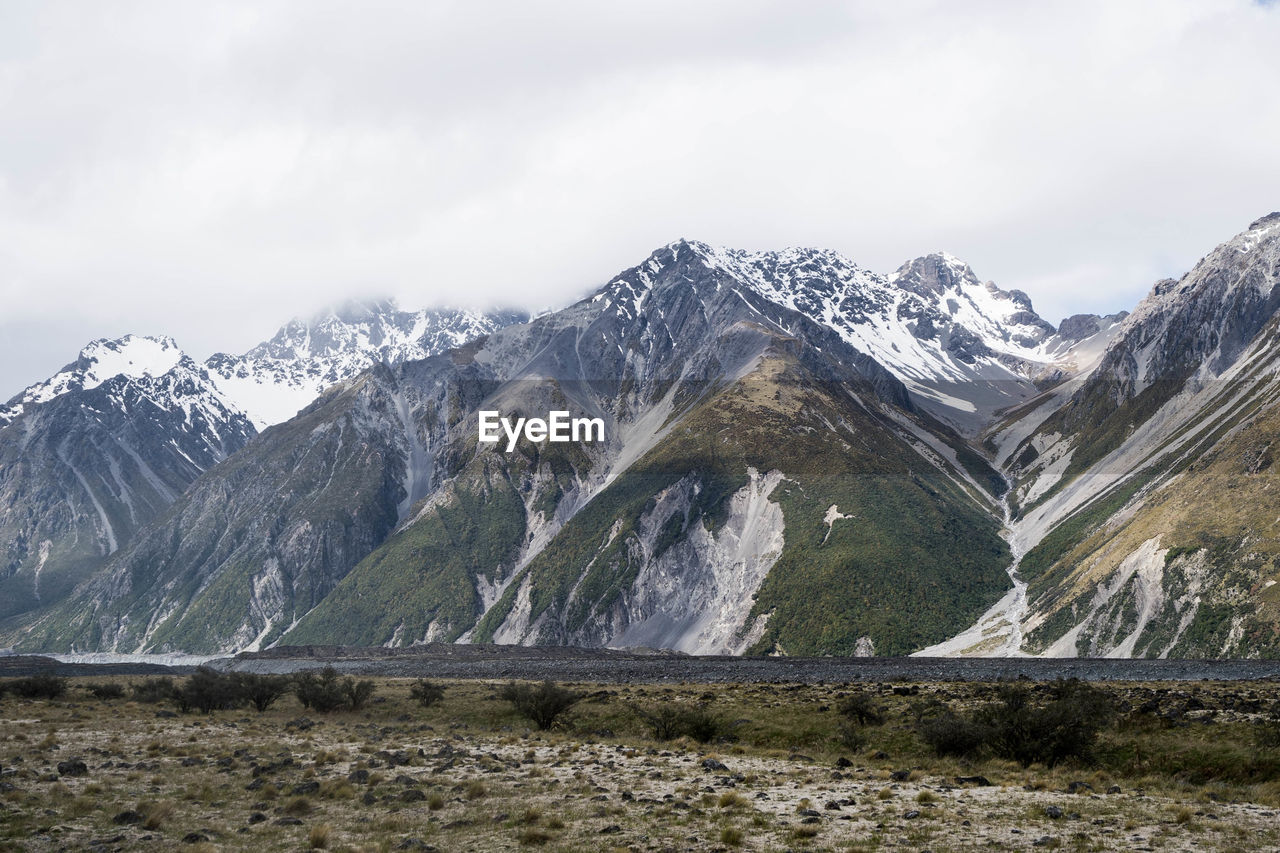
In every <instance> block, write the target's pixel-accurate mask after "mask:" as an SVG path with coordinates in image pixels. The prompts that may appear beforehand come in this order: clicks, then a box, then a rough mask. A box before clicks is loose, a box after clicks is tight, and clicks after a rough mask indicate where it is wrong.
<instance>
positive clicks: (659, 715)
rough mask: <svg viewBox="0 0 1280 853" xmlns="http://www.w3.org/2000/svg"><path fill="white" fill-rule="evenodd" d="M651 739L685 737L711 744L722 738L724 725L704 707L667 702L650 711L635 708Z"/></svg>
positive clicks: (724, 729) (649, 709)
mask: <svg viewBox="0 0 1280 853" xmlns="http://www.w3.org/2000/svg"><path fill="white" fill-rule="evenodd" d="M636 713H637V714H638V715H639V716H640V719H641V721H643V722H644V724H645V725H646V726H647V727H648V728H649V731H650V732H651V733H652V734H653V739H654V740H674V739H675V738H678V737H688V738H692V739H693V740H696V741H698V742H699V743H710V742H711V741H713V740H715V739H717V738H719V737H722V736H724V733H725V731H726V728H727V727H726V726H725V724H724V721H723V720H722V719H720V717H718V716H716V715H715V714H713V713H712V712H711V711H710V710H709V709H707V708H705V707H703V706H690V705H678V704H675V703H670V702H669V703H666V704H662V705H656V706H654V707H652V708H648V709H644V708H638V709H636Z"/></svg>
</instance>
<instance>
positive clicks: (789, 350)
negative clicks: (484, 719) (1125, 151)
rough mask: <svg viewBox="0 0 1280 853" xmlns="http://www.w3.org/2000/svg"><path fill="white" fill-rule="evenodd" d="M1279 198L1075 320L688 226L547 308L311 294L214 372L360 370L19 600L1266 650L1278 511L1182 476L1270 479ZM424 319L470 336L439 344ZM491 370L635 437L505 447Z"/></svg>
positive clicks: (1050, 647) (961, 269) (388, 631)
mask: <svg viewBox="0 0 1280 853" xmlns="http://www.w3.org/2000/svg"><path fill="white" fill-rule="evenodd" d="M1278 234H1280V216H1275V215H1273V216H1272V217H1266V218H1264V219H1263V220H1259V221H1258V222H1255V223H1254V224H1253V225H1252V226H1251V227H1250V228H1249V229H1248V230H1246V231H1245V232H1243V233H1242V234H1241V235H1239V236H1238V237H1236V238H1234V239H1233V240H1231V241H1229V242H1228V243H1226V244H1223V246H1221V247H1219V248H1218V249H1216V250H1214V252H1212V253H1210V254H1209V255H1208V256H1206V258H1205V259H1204V260H1202V261H1201V262H1200V263H1199V264H1198V265H1197V266H1196V268H1195V269H1193V270H1192V271H1191V272H1190V273H1188V274H1187V275H1186V276H1184V277H1183V278H1182V279H1181V280H1179V281H1177V282H1161V283H1159V284H1157V285H1156V287H1155V288H1154V289H1153V291H1152V293H1151V295H1150V296H1148V298H1147V299H1146V300H1144V301H1143V303H1141V304H1140V305H1139V306H1138V307H1137V308H1136V309H1135V311H1134V313H1133V314H1132V315H1128V316H1126V315H1123V314H1120V315H1111V316H1107V317H1100V316H1096V315H1077V316H1075V317H1071V318H1067V319H1066V320H1064V321H1063V322H1062V323H1061V324H1060V325H1059V326H1058V327H1057V328H1056V329H1055V328H1054V327H1053V326H1052V325H1051V324H1049V323H1047V322H1045V321H1044V320H1043V319H1042V318H1040V317H1039V316H1038V315H1037V314H1036V313H1035V312H1034V309H1033V307H1032V306H1031V303H1030V300H1029V299H1028V298H1027V297H1026V296H1025V294H1022V293H1020V292H1019V291H1016V290H1012V291H1005V290H1002V289H1000V288H998V287H996V286H995V285H994V284H992V283H990V282H986V283H983V282H982V281H981V280H980V279H979V278H978V277H977V276H976V274H974V273H973V271H972V270H971V269H969V268H968V267H967V266H966V265H965V264H963V263H962V262H960V261H959V260H958V259H956V258H954V257H952V256H949V255H946V254H945V253H938V254H934V255H928V256H924V257H922V258H918V259H916V260H914V261H911V262H908V263H907V264H904V265H903V266H902V267H901V268H899V269H898V270H897V271H896V272H895V273H894V274H892V275H890V276H881V275H877V274H875V273H871V272H869V271H866V270H864V269H862V268H860V267H858V266H857V265H856V264H854V263H852V262H851V261H849V260H847V259H845V258H843V257H841V256H840V255H838V254H837V253H834V252H827V251H823V250H814V249H788V250H784V251H781V252H744V251H739V250H729V249H721V248H716V247H711V246H708V245H706V244H703V243H697V242H693V241H687V240H680V241H676V242H674V243H671V244H668V245H667V246H664V247H661V248H659V249H658V250H656V251H655V252H654V253H653V254H652V255H651V256H650V257H649V258H648V259H646V260H645V261H644V262H643V263H641V264H639V265H638V266H636V267H634V268H631V269H629V270H626V271H624V272H623V273H621V274H619V275H618V276H616V277H614V278H613V279H611V280H610V281H609V282H608V283H606V284H605V285H604V286H602V287H601V288H600V289H599V290H598V291H597V292H596V293H594V294H593V295H591V296H589V297H588V298H586V299H584V300H582V301H580V302H578V303H575V304H573V305H571V306H568V307H566V308H565V309H563V310H561V311H557V312H551V313H549V314H545V315H541V316H539V317H537V318H535V319H532V320H529V319H528V318H526V317H522V316H515V315H511V314H505V315H489V316H487V317H481V316H463V315H455V316H453V317H451V318H448V319H445V320H440V324H439V325H434V326H433V325H432V323H433V322H435V321H434V320H430V319H427V318H424V317H423V316H422V315H414V314H412V313H410V312H399V311H398V309H395V308H394V306H378V305H375V306H367V305H366V306H351V307H349V308H347V309H344V310H342V311H337V312H333V313H332V314H331V315H330V316H329V317H328V318H321V319H319V320H317V321H316V322H313V323H311V324H291V325H290V326H287V327H285V328H284V329H282V330H281V332H280V333H279V334H278V335H277V336H276V338H274V339H273V340H272V341H268V342H265V343H264V344H263V345H261V346H260V347H257V348H255V349H254V350H251V351H250V352H249V353H246V354H245V355H244V356H242V357H237V358H231V357H225V356H215V357H214V359H211V360H210V362H209V364H208V366H204V367H201V366H198V365H197V366H195V367H196V368H198V369H202V370H203V371H204V375H203V378H201V379H200V381H201V382H204V383H206V385H207V387H209V388H211V389H212V390H211V391H210V393H211V394H212V395H214V396H216V397H217V398H218V399H224V400H225V399H236V398H237V393H238V394H239V399H240V400H242V401H246V400H247V401H253V400H254V399H257V400H258V401H259V402H260V401H261V397H260V392H261V389H262V388H263V387H267V386H269V385H275V386H278V387H282V388H286V389H287V390H288V393H289V394H293V395H295V396H294V397H291V398H287V399H289V400H297V401H305V398H306V397H307V395H309V394H312V393H313V392H312V390H311V389H318V388H319V387H320V386H322V385H329V386H330V387H329V390H327V391H325V392H323V393H322V394H320V396H319V397H318V398H317V399H316V400H315V402H314V403H311V404H310V405H307V406H306V407H305V408H303V409H302V410H301V411H300V412H299V414H298V415H297V416H296V417H293V418H288V419H286V420H284V421H283V422H281V423H280V424H279V425H277V426H274V427H271V428H270V429H267V430H266V431H265V432H263V433H262V434H261V435H258V436H257V437H256V438H251V439H247V440H245V441H243V442H242V445H243V447H242V449H239V450H238V451H236V452H234V453H231V454H230V455H229V456H228V458H226V459H225V460H222V461H219V462H217V464H213V465H212V467H210V468H208V470H207V471H202V472H197V473H196V475H195V477H194V478H193V479H192V480H191V481H190V482H189V484H188V485H186V486H185V487H184V488H183V489H181V490H179V491H180V494H175V495H174V497H173V498H172V499H171V500H170V501H169V503H167V504H165V505H164V506H163V507H162V510H163V511H162V512H158V513H156V512H152V513H151V514H150V516H149V518H150V520H149V521H147V522H145V523H143V524H141V525H139V527H138V528H136V529H137V531H138V532H137V533H136V534H135V535H132V538H129V539H128V540H127V542H123V541H122V542H117V544H116V546H114V547H110V548H104V547H102V546H101V544H99V545H98V546H97V550H98V551H99V552H103V553H99V555H98V556H97V558H96V560H97V562H96V563H94V562H93V561H91V560H89V561H86V562H83V563H82V565H83V566H85V567H90V566H91V569H90V570H87V571H83V572H82V573H81V574H79V575H77V576H76V577H77V580H76V581H75V583H74V584H73V586H74V587H75V589H74V591H73V592H68V597H67V598H65V600H63V601H62V602H61V603H52V604H47V605H46V604H45V603H44V602H43V600H41V601H38V602H37V601H35V600H34V599H31V598H30V596H28V599H29V601H28V603H29V604H31V605H32V609H31V610H30V612H29V613H28V614H27V615H25V616H22V617H21V618H17V617H14V618H10V619H9V620H6V621H5V622H4V623H3V625H0V636H3V637H8V638H9V639H10V641H11V642H14V643H16V644H18V645H21V646H23V647H25V648H32V649H44V648H74V649H80V650H88V649H98V650H103V649H109V650H114V651H120V652H135V651H175V650H182V651H229V650H236V649H242V648H265V647H268V646H270V645H272V644H274V643H280V642H285V643H307V644H314V643H335V642H337V643H347V644H357V645H360V644H363V645H369V644H374V645H383V644H385V645H392V646H399V645H409V644H413V643H422V642H438V641H449V642H491V641H497V642H504V643H520V644H531V643H552V644H572V645H585V646H632V645H650V646H655V647H662V648H671V649H676V650H681V651H686V652H692V653H708V652H710V653H733V654H739V653H744V652H751V653H762V652H768V653H774V654H792V653H797V654H824V653H831V654H867V653H879V654H885V653H890V654H901V653H906V652H910V651H916V650H920V649H922V648H928V649H931V650H935V651H936V652H937V653H946V654H969V655H975V654H976V655H983V654H1052V655H1061V654H1074V653H1083V654H1109V655H1149V656H1163V655H1170V654H1173V655H1190V656H1194V655H1197V654H1233V655H1241V656H1248V655H1250V654H1259V653H1265V652H1266V650H1267V649H1270V648H1272V647H1273V645H1275V626H1276V625H1280V614H1277V613H1276V612H1273V609H1272V605H1271V604H1270V603H1268V602H1270V598H1269V597H1268V596H1270V595H1271V593H1270V592H1269V590H1272V589H1273V587H1274V586H1275V584H1276V580H1277V577H1276V575H1277V571H1276V564H1275V563H1274V562H1273V561H1272V560H1271V558H1270V557H1269V556H1268V555H1269V554H1271V550H1270V547H1271V546H1270V544H1269V543H1270V542H1271V539H1270V538H1269V534H1266V535H1262V537H1261V538H1259V531H1260V529H1261V528H1260V525H1261V520H1260V519H1258V518H1252V517H1249V518H1248V519H1246V518H1245V517H1243V516H1242V515H1241V514H1240V508H1239V504H1238V502H1231V501H1228V502H1225V503H1223V504H1222V506H1221V508H1220V510H1218V511H1215V512H1208V513H1204V512H1202V513H1199V514H1198V515H1197V514H1196V513H1193V512H1192V511H1191V510H1190V509H1188V508H1189V507H1191V506H1193V505H1194V503H1193V502H1192V500H1191V499H1190V497H1189V496H1190V495H1191V494H1192V493H1190V492H1188V491H1187V490H1188V489H1190V488H1191V487H1192V485H1191V484H1193V483H1194V484H1195V487H1196V488H1198V489H1202V490H1203V489H1206V488H1208V487H1209V486H1210V485H1212V486H1220V487H1224V488H1231V489H1242V490H1243V492H1241V493H1242V494H1249V495H1251V496H1253V500H1254V502H1255V503H1259V504H1261V505H1264V506H1265V503H1266V500H1267V491H1268V490H1269V489H1270V488H1271V481H1270V479H1269V478H1270V476H1271V474H1270V472H1271V466H1270V463H1269V458H1270V457H1269V452H1270V451H1269V448H1270V444H1271V436H1272V435H1273V433H1274V432H1275V431H1277V430H1280V425H1276V426H1274V427H1273V419H1272V418H1271V414H1270V413H1271V411H1272V407H1273V405H1274V403H1275V400H1276V396H1277V392H1276V390H1275V387H1276V385H1277V383H1276V382H1275V381H1274V370H1272V368H1271V365H1272V364H1273V363H1276V362H1280V352H1276V351H1275V347H1274V346H1273V343H1272V342H1273V341H1274V340H1275V334H1274V329H1275V327H1276V325H1277V323H1280V320H1275V319H1274V315H1275V312H1276V309H1277V307H1278V305H1277V298H1278V297H1277V295H1276V294H1277V293H1280V289H1278V288H1276V287H1275V284H1276V283H1277V281H1278V280H1280V263H1278V262H1277V255H1278V250H1277V244H1280V239H1277V235H1278ZM437 319H438V318H437ZM468 336H470V337H468ZM428 339H430V340H434V341H438V342H439V345H440V346H443V347H446V349H445V350H444V351H442V352H441V353H440V354H438V355H431V356H429V357H426V358H419V357H418V353H419V352H420V351H421V352H424V353H425V350H426V349H427V348H429V346H426V345H421V342H422V341H425V340H428ZM413 341H418V342H419V343H418V344H415V343H413ZM353 353H357V354H370V355H357V356H353V355H352V354H353ZM361 358H368V361H367V362H366V363H365V364H364V365H363V366H361V367H360V368H359V369H356V368H353V367H351V365H353V364H358V362H359V360H360V359H361ZM188 361H189V359H188ZM384 361H390V362H394V363H392V364H390V365H389V366H388V365H387V364H384ZM368 365H372V367H369V369H364V368H365V367H368ZM361 370H363V372H361ZM81 372H82V373H84V375H85V376H86V377H88V378H87V380H85V381H81V386H83V385H84V384H86V382H88V383H92V382H95V381H97V382H100V380H101V376H100V375H98V373H94V374H93V376H92V377H89V373H88V372H85V371H83V370H82V371H81ZM135 372H141V373H142V374H143V376H142V377H128V378H127V379H122V381H123V382H125V384H128V383H132V382H136V381H141V380H142V379H150V378H154V377H150V376H149V375H147V372H146V370H140V371H139V370H135ZM72 373H74V371H72ZM262 377H267V378H266V379H265V380H263V379H262ZM335 377H336V381H334V382H331V381H330V380H333V379H334V378H335ZM77 381H78V380H76V379H75V377H74V376H71V375H70V374H69V375H68V377H64V378H63V379H61V380H58V382H60V383H62V385H59V384H58V382H55V383H52V384H50V385H49V387H50V388H56V387H62V386H66V387H67V388H72V387H73V386H75V385H76V382H77ZM237 383H238V384H237ZM106 384H107V383H101V385H106ZM95 387H100V386H95ZM202 387H205V386H202ZM88 390H89V391H92V390H94V389H88ZM41 393H48V392H32V394H31V395H29V399H27V400H21V399H16V400H15V402H14V403H13V404H11V407H10V411H13V410H14V408H13V407H15V406H23V407H24V408H23V409H22V410H20V411H16V414H14V415H12V416H10V421H9V426H8V427H4V428H0V437H3V436H5V435H6V434H7V435H12V436H16V435H17V434H18V433H17V432H15V431H14V428H15V427H16V426H17V425H18V424H20V423H31V422H32V421H31V418H30V417H29V416H30V415H31V413H32V412H33V411H36V410H39V409H41V408H42V407H44V406H47V405H49V404H50V403H51V402H53V400H43V401H41V400H40V399H38V397H39V394H41ZM78 393H88V391H84V390H83V389H82V388H80V387H78V386H77V388H76V390H72V391H68V393H67V394H64V395H62V396H63V397H68V398H69V397H71V396H74V394H78ZM56 399H60V398H59V397H57V396H55V397H54V400H56ZM284 399H286V398H285V397H281V398H280V399H279V400H278V401H277V402H278V405H277V407H276V409H275V410H274V414H272V413H271V412H270V411H269V410H268V408H267V407H264V406H261V405H258V406H257V407H256V408H255V407H254V405H252V404H251V403H243V404H241V405H239V406H234V405H233V406H232V407H231V408H232V409H235V410H236V411H239V412H244V411H245V410H247V409H254V412H255V414H254V418H256V419H257V420H256V421H251V422H249V423H248V435H252V434H253V432H255V431H256V430H255V429H254V427H255V425H256V424H265V423H267V422H269V421H270V420H272V419H274V418H282V417H285V414H286V412H285V409H287V408H288V407H289V406H291V405H292V402H290V403H288V404H286V403H284V402H282V401H283V400H284ZM482 407H483V408H498V409H500V410H502V411H503V412H509V413H512V414H527V415H530V414H537V413H545V412H546V411H547V410H549V409H550V408H553V407H554V408H565V409H569V410H571V411H573V412H575V413H576V414H584V415H589V416H592V417H600V418H601V419H602V420H604V421H605V422H606V424H607V429H606V435H607V436H608V440H607V441H606V442H604V443H603V444H601V445H598V446H592V445H573V446H568V447H564V446H556V445H537V444H530V443H528V442H521V443H520V445H519V446H518V447H517V448H516V451H515V452H514V453H511V454H505V453H501V452H496V451H493V450H492V449H491V447H488V446H481V445H479V444H478V443H477V442H476V440H475V436H476V413H477V411H478V410H479V409H480V408H482ZM245 420H246V421H250V419H249V418H245ZM15 446H17V445H15ZM20 455H21V453H19V454H18V456H20ZM1224 457H1229V458H1224ZM15 458H17V457H15ZM1234 460H1243V461H1239V462H1237V461H1234ZM1233 465H1236V466H1237V467H1236V468H1233V467H1232V466H1233ZM4 470H5V469H3V468H0V472H2V471H4ZM77 470H79V469H78V467H77ZM1241 477H1243V479H1240V478H1241ZM72 479H73V480H74V479H75V477H74V474H73V475H72ZM1224 483H1225V484H1229V485H1226V486H1223V484H1224ZM1006 484H1008V485H1007V486H1006ZM1006 488H1008V489H1009V490H1008V492H1007V494H1006V493H1005V492H1006ZM1210 493H1212V492H1210ZM15 500H18V499H17V498H15ZM1199 500H1200V502H1201V504H1203V503H1204V498H1203V495H1200V496H1199ZM1178 507H1183V509H1182V510H1178V511H1175V510H1176V508H1178ZM1179 512H1181V513H1182V514H1179ZM83 515H84V517H85V518H87V519H89V520H90V521H91V520H92V517H93V516H92V514H90V513H88V512H85V513H83ZM1250 525H1252V527H1250ZM13 529H14V530H19V528H18V527H14V528H13ZM112 530H113V531H114V527H112ZM95 531H96V534H97V535H98V537H99V539H101V537H102V525H101V524H98V525H97V526H96V527H94V526H92V525H91V526H90V527H86V528H85V533H84V536H86V537H88V536H89V534H90V533H93V532H95ZM1249 531H1252V532H1249ZM20 533H22V531H21V530H19V533H15V534H12V535H13V536H14V539H13V541H14V542H19V541H23V542H27V541H29V540H30V539H31V537H30V536H29V535H26V536H25V539H24V538H22V536H20V535H19V534H20ZM1001 536H1003V537H1004V539H1005V540H1007V542H1008V544H1007V545H1006V544H1005V542H1004V541H1002V539H1001ZM1166 540H1167V541H1166ZM41 541H44V540H41ZM48 541H50V543H52V542H53V541H54V540H53V539H49V540H48ZM25 547H26V551H25V552H24V553H25V554H26V557H24V559H27V560H28V561H29V560H30V559H31V555H32V554H34V555H35V562H36V563H39V564H41V565H43V564H44V563H43V561H42V558H41V557H40V556H39V553H40V548H41V544H40V541H38V542H36V546H35V550H34V551H32V549H31V546H30V545H27V546H25ZM49 548H50V549H52V548H53V545H52V544H50V546H49ZM1276 550H1277V551H1280V547H1278V548H1277V549H1276ZM22 571H23V572H25V573H26V574H31V573H32V572H34V573H35V576H36V577H39V578H44V577H46V575H45V574H44V573H43V571H44V570H41V569H35V568H27V569H23V570H22Z"/></svg>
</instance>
